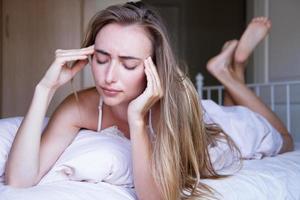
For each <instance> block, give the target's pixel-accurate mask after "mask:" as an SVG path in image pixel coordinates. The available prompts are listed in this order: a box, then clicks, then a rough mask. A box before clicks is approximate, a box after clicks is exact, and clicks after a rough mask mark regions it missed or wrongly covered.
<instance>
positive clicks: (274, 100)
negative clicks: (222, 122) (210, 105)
mask: <svg viewBox="0 0 300 200" xmlns="http://www.w3.org/2000/svg"><path fill="white" fill-rule="evenodd" d="M196 81H197V82H196V85H197V91H198V93H199V95H200V96H201V97H202V98H203V99H212V100H214V101H216V102H217V103H218V104H220V105H222V102H223V98H224V86H221V85H219V86H203V77H202V75H201V74H198V75H197V77H196ZM247 85H248V86H249V88H251V89H252V90H253V91H254V92H255V93H256V95H257V96H259V97H260V98H261V99H262V100H263V101H264V102H265V103H266V104H267V105H269V106H270V108H271V109H272V110H273V111H274V112H275V113H276V114H277V115H278V116H279V117H280V118H281V120H282V121H283V122H284V123H285V124H286V126H287V128H288V130H289V131H290V132H291V133H292V134H293V136H294V138H295V140H297V141H300V81H283V82H272V83H253V84H247ZM297 121H298V122H297ZM297 131H298V134H296V132H297Z"/></svg>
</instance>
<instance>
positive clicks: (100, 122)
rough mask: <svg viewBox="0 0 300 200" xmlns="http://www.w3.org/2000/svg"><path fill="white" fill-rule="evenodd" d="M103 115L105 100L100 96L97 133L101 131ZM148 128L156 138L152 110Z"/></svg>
mask: <svg viewBox="0 0 300 200" xmlns="http://www.w3.org/2000/svg"><path fill="white" fill-rule="evenodd" d="M102 113H103V99H102V97H101V96H100V98H99V105H98V126H97V132H100V131H101V126H102ZM148 127H149V130H150V134H151V136H155V133H154V129H153V126H152V112H151V109H150V110H149V117H148Z"/></svg>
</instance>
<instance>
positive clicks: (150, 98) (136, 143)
mask: <svg viewBox="0 0 300 200" xmlns="http://www.w3.org/2000/svg"><path fill="white" fill-rule="evenodd" d="M144 63H145V74H146V77H147V87H146V89H145V91H144V92H143V93H142V94H141V95H140V96H139V97H137V98H136V99H134V100H133V101H131V102H130V104H129V106H128V123H129V129H130V138H131V143H132V157H133V177H134V185H135V189H136V192H137V196H138V198H139V199H141V200H146V199H147V200H151V199H153V200H159V199H162V194H161V190H160V189H159V185H158V184H157V183H156V182H155V179H154V177H153V174H152V169H151V168H152V167H151V165H152V162H151V159H152V151H153V150H152V146H151V143H150V141H149V137H148V133H147V131H146V125H145V124H146V123H145V116H146V115H147V113H148V111H149V109H150V108H151V107H152V106H153V105H154V104H155V103H156V102H158V100H159V99H160V98H162V96H163V91H162V88H161V84H160V80H159V77H158V74H157V70H156V67H155V65H154V64H153V62H152V59H151V58H148V59H146V60H145V61H144Z"/></svg>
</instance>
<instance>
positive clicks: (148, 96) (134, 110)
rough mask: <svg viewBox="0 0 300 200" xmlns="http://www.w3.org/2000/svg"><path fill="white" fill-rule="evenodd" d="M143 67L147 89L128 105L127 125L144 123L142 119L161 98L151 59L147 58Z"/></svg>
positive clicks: (158, 81) (161, 92) (161, 93)
mask: <svg viewBox="0 0 300 200" xmlns="http://www.w3.org/2000/svg"><path fill="white" fill-rule="evenodd" d="M144 65H145V74H146V78H147V87H146V89H145V90H144V92H143V93H142V94H141V95H140V96H138V97H137V98H136V99H134V100H132V101H131V102H130V103H129V106H128V123H129V124H132V123H140V122H144V117H145V116H146V114H147V113H148V111H149V110H150V108H151V107H152V106H153V105H154V104H155V103H156V102H157V101H158V100H159V99H161V98H162V96H163V90H162V87H161V83H160V79H159V76H158V73H157V70H156V67H155V65H154V63H153V61H152V59H151V57H148V58H147V59H146V60H145V61H144Z"/></svg>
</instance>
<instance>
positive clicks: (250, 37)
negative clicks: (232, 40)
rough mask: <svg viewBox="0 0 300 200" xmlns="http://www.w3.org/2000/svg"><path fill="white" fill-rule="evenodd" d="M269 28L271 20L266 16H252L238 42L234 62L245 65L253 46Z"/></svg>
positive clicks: (264, 35) (262, 37)
mask: <svg viewBox="0 0 300 200" xmlns="http://www.w3.org/2000/svg"><path fill="white" fill-rule="evenodd" d="M270 28H271V21H270V20H269V19H268V18H266V17H257V18H254V19H253V20H252V21H251V22H250V24H249V25H248V27H247V29H246V31H245V32H244V33H243V35H242V37H241V39H240V42H239V43H238V46H237V49H236V52H235V55H234V62H235V63H236V64H241V65H245V64H246V62H247V60H248V58H249V56H250V55H251V53H252V52H253V50H254V48H255V47H256V46H257V45H258V44H259V42H260V41H261V40H262V39H264V38H265V37H266V35H267V34H268V31H269V30H270Z"/></svg>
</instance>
